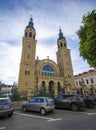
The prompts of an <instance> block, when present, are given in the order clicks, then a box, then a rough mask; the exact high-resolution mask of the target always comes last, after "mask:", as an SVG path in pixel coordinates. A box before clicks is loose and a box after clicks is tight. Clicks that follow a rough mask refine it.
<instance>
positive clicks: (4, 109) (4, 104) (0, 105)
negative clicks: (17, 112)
mask: <svg viewBox="0 0 96 130" xmlns="http://www.w3.org/2000/svg"><path fill="white" fill-rule="evenodd" d="M13 112H14V108H13V103H12V101H11V99H10V98H0V116H5V115H8V116H9V117H11V116H12V115H13Z"/></svg>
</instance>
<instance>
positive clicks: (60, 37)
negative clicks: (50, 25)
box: [58, 29, 65, 40]
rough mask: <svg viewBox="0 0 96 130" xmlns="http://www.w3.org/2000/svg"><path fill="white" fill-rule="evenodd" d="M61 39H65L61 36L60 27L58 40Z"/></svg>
mask: <svg viewBox="0 0 96 130" xmlns="http://www.w3.org/2000/svg"><path fill="white" fill-rule="evenodd" d="M61 39H65V37H64V36H63V33H62V31H61V29H60V30H59V38H58V40H61Z"/></svg>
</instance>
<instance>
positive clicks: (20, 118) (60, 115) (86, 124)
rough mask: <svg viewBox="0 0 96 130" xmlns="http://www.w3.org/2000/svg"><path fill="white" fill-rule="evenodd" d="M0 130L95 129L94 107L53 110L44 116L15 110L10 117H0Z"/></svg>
mask: <svg viewBox="0 0 96 130" xmlns="http://www.w3.org/2000/svg"><path fill="white" fill-rule="evenodd" d="M0 130H96V109H88V110H86V111H81V112H72V111H69V110H55V111H54V112H53V113H48V114H47V115H46V116H41V115H40V114H39V113H34V112H26V113H23V112H22V111H21V110H16V111H15V112H14V115H13V116H12V117H11V118H8V117H2V118H0Z"/></svg>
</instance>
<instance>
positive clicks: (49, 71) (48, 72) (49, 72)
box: [42, 65, 54, 77]
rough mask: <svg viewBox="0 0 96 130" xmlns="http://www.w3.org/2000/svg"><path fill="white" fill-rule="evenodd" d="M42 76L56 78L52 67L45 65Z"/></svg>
mask: <svg viewBox="0 0 96 130" xmlns="http://www.w3.org/2000/svg"><path fill="white" fill-rule="evenodd" d="M42 76H50V77H52V76H54V69H53V67H52V66H50V65H45V66H43V68H42Z"/></svg>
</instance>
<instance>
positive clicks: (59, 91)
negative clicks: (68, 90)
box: [57, 82, 62, 95]
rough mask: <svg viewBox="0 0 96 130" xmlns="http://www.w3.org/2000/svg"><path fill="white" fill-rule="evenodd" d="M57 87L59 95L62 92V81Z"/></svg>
mask: <svg viewBox="0 0 96 130" xmlns="http://www.w3.org/2000/svg"><path fill="white" fill-rule="evenodd" d="M57 88H58V95H59V94H61V92H62V89H61V85H60V82H58V84H57Z"/></svg>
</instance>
